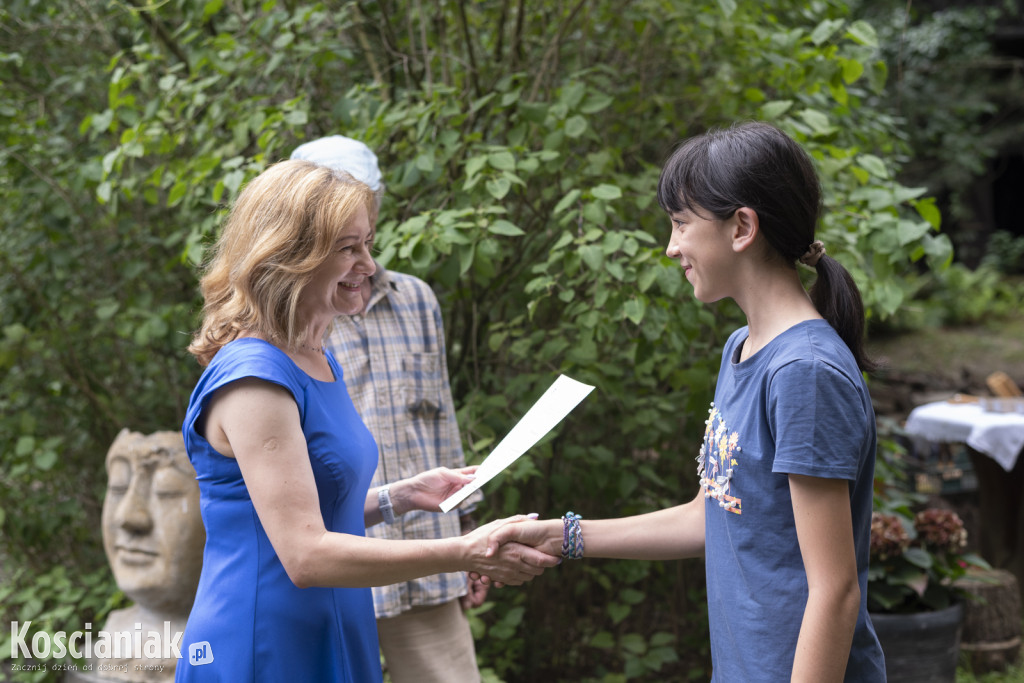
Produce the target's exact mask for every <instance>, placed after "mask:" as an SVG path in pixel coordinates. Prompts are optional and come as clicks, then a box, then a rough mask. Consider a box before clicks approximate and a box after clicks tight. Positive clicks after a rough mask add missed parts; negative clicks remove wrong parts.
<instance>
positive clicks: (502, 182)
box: [485, 177, 512, 200]
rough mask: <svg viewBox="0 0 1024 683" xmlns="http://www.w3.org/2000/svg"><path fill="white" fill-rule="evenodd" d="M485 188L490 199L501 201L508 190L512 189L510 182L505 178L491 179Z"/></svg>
mask: <svg viewBox="0 0 1024 683" xmlns="http://www.w3.org/2000/svg"><path fill="white" fill-rule="evenodd" d="M485 187H486V188H487V192H489V193H490V195H491V196H492V197H494V198H495V199H498V200H501V199H504V198H505V195H507V194H508V192H509V190H511V189H512V181H510V180H509V179H508V178H505V177H501V178H492V179H491V180H488V181H487V183H486V185H485Z"/></svg>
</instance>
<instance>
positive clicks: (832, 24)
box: [811, 19, 843, 45]
mask: <svg viewBox="0 0 1024 683" xmlns="http://www.w3.org/2000/svg"><path fill="white" fill-rule="evenodd" d="M842 25H843V20H842V19H826V20H825V21H823V22H821V23H820V24H818V25H817V26H815V27H814V30H813V31H811V42H812V43H814V44H815V45H821V44H822V43H824V42H825V41H827V40H828V39H829V38H831V37H832V36H833V35H834V34H835V32H836V31H838V30H839V29H840V27H842Z"/></svg>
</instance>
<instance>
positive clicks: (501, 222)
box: [487, 218, 526, 237]
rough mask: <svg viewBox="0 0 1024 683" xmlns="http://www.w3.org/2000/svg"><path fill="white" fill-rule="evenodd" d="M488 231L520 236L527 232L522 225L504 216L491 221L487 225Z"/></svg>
mask: <svg viewBox="0 0 1024 683" xmlns="http://www.w3.org/2000/svg"><path fill="white" fill-rule="evenodd" d="M487 231H488V232H493V233H494V234H496V235H508V236H509V237H518V236H520V235H525V234H526V233H525V232H523V230H522V229H521V228H520V227H518V226H517V225H514V224H512V223H510V222H509V221H507V220H505V219H503V218H500V219H498V220H496V221H494V222H493V223H490V224H489V225H488V226H487Z"/></svg>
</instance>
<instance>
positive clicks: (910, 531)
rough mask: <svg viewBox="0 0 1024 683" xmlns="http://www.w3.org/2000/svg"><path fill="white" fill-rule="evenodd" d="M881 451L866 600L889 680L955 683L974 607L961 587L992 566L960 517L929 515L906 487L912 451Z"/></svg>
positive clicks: (890, 444)
mask: <svg viewBox="0 0 1024 683" xmlns="http://www.w3.org/2000/svg"><path fill="white" fill-rule="evenodd" d="M879 444H880V448H879V458H878V460H877V462H876V475H875V506H874V507H875V510H874V513H873V514H872V519H871V566H870V568H869V569H868V595H867V600H868V611H869V612H870V613H871V621H872V623H873V624H874V627H875V632H876V633H877V634H878V638H879V640H880V641H881V643H882V651H883V653H884V654H885V660H886V662H885V664H886V674H887V677H888V680H889V682H890V683H898V682H904V683H909V682H914V681H950V683H952V681H954V680H955V678H956V665H957V660H958V658H959V649H960V633H961V628H962V623H963V602H964V601H965V600H967V599H968V594H967V593H966V591H964V590H963V589H962V588H960V587H958V586H957V584H956V581H957V579H959V578H961V577H962V576H964V574H965V573H966V572H967V569H968V568H969V567H972V566H974V567H980V568H986V569H987V568H989V565H988V563H987V562H985V560H983V559H982V558H981V557H980V556H978V555H976V554H974V553H970V552H968V551H967V530H966V529H965V528H964V524H963V521H962V520H961V519H960V517H959V516H958V515H957V514H956V513H955V512H953V511H952V510H947V509H943V508H940V507H927V506H926V505H925V497H924V496H922V495H920V494H918V493H916V492H915V491H913V490H912V489H911V488H910V487H909V486H908V485H907V483H906V482H907V479H908V477H907V473H906V469H907V468H906V456H905V450H904V449H903V448H902V447H901V446H900V445H899V444H898V443H896V442H895V441H891V440H883V439H880V441H879Z"/></svg>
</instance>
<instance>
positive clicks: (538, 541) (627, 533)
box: [489, 492, 704, 560]
mask: <svg viewBox="0 0 1024 683" xmlns="http://www.w3.org/2000/svg"><path fill="white" fill-rule="evenodd" d="M563 526H564V525H563V523H562V520H560V519H549V520H544V521H541V522H533V521H523V522H516V523H514V524H507V525H505V526H503V527H501V528H500V529H497V530H496V531H495V532H494V533H493V534H492V535H491V540H490V543H489V546H490V548H491V549H492V550H496V549H497V548H499V547H501V546H502V544H504V543H508V542H509V541H515V542H518V543H522V544H524V545H529V546H533V547H535V548H537V549H538V550H542V551H544V552H545V553H547V554H554V555H560V554H561V552H562V536H563ZM580 529H581V530H582V532H583V544H584V557H605V558H617V559H623V560H678V559H683V558H686V557H700V556H702V555H703V554H704V494H703V493H702V492H698V494H697V496H696V497H695V498H694V499H693V500H691V501H690V502H689V503H685V504H683V505H677V506H676V507H672V508H667V509H665V510H657V511H656V512H648V513H646V514H643V515H635V516H633V517H621V518H619V519H593V520H588V519H584V520H581V521H580Z"/></svg>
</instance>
